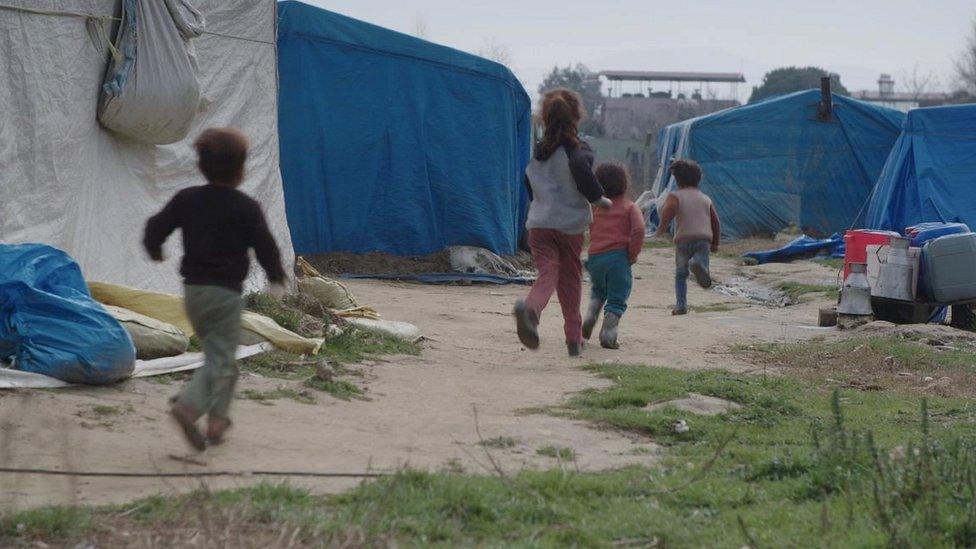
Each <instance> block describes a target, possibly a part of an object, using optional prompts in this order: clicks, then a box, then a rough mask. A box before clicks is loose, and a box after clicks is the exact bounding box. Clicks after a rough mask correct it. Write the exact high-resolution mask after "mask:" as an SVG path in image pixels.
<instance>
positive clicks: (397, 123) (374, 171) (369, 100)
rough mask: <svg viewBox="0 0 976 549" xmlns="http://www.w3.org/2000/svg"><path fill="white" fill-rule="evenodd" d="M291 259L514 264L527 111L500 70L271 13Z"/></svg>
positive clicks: (373, 29) (326, 20)
mask: <svg viewBox="0 0 976 549" xmlns="http://www.w3.org/2000/svg"><path fill="white" fill-rule="evenodd" d="M278 11H279V14H280V19H279V26H278V63H279V75H280V76H279V78H280V85H281V89H280V101H279V118H280V124H279V132H280V138H281V155H282V158H281V171H282V175H283V176H284V181H285V198H286V205H287V212H288V223H289V226H290V227H291V231H292V240H293V242H294V244H295V251H296V252H297V253H299V254H309V253H321V252H336V251H346V252H356V253H363V252H370V251H383V252H389V253H393V254H398V255H420V254H428V253H432V252H436V251H439V250H441V249H443V248H445V247H447V246H451V245H470V246H479V247H482V248H487V249H489V250H491V251H493V252H496V253H499V254H512V253H514V252H515V251H516V248H517V245H518V241H519V236H520V234H521V232H522V227H523V220H524V214H525V207H526V200H527V197H526V196H525V190H524V187H523V184H522V178H523V172H524V169H525V166H526V163H527V161H528V156H529V148H530V143H529V141H530V123H531V105H530V101H529V98H528V95H527V94H526V93H525V90H524V89H523V87H522V85H521V84H520V83H519V82H518V80H517V79H516V78H515V77H514V76H513V75H512V73H511V71H509V70H508V69H506V68H505V67H503V66H502V65H500V64H497V63H494V62H491V61H488V60H486V59H482V58H480V57H476V56H474V55H469V54H466V53H462V52H460V51H456V50H453V49H450V48H446V47H443V46H439V45H436V44H432V43H430V42H426V41H424V40H420V39H417V38H413V37H410V36H406V35H404V34H400V33H397V32H393V31H390V30H387V29H384V28H381V27H377V26H374V25H370V24H367V23H364V22H361V21H357V20H355V19H350V18H348V17H344V16H342V15H338V14H335V13H331V12H328V11H325V10H322V9H318V8H314V7H311V6H308V5H305V4H302V3H300V2H281V3H279V8H278Z"/></svg>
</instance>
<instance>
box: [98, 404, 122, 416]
mask: <svg viewBox="0 0 976 549" xmlns="http://www.w3.org/2000/svg"><path fill="white" fill-rule="evenodd" d="M92 413H93V414H95V415H96V416H98V417H107V416H116V415H119V414H121V413H122V410H121V409H119V407H118V406H108V405H105V404H98V405H96V406H94V407H93V408H92Z"/></svg>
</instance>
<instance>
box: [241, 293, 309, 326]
mask: <svg viewBox="0 0 976 549" xmlns="http://www.w3.org/2000/svg"><path fill="white" fill-rule="evenodd" d="M244 308H245V309H247V310H249V311H253V312H255V313H258V314H260V315H264V316H266V317H268V318H270V319H271V320H274V321H275V322H277V323H278V325H279V326H281V327H282V328H284V329H286V330H290V331H292V332H295V333H296V334H297V333H300V331H301V328H302V319H303V318H304V315H303V313H302V312H301V311H299V310H296V309H292V308H290V307H287V306H286V305H285V304H284V303H282V302H281V301H279V300H277V299H275V298H273V297H271V296H270V295H268V294H266V293H262V292H253V293H250V294H247V295H246V296H244Z"/></svg>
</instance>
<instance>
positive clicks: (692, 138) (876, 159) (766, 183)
mask: <svg viewBox="0 0 976 549" xmlns="http://www.w3.org/2000/svg"><path fill="white" fill-rule="evenodd" d="M821 100H822V96H821V92H820V91H819V90H808V91H802V92H796V93H793V94H789V95H785V96H780V97H776V98H771V99H767V100H765V101H761V102H758V103H753V104H749V105H744V106H741V107H736V108H732V109H727V110H724V111H720V112H717V113H714V114H710V115H706V116H702V117H699V118H694V119H691V120H686V121H684V122H680V123H677V124H673V125H671V126H668V127H666V128H664V129H663V130H661V136H660V140H659V142H660V155H659V158H660V159H661V164H660V167H659V169H658V175H657V178H656V180H655V186H654V189H653V191H654V193H655V195H660V194H662V193H663V192H665V191H667V190H669V189H671V188H672V187H673V185H674V181H673V178H671V177H670V174H669V172H668V169H667V168H668V165H669V164H670V161H671V159H673V158H688V159H692V160H695V161H697V162H698V163H699V164H701V166H702V169H703V171H704V174H705V175H704V179H703V180H702V184H701V189H702V190H703V191H704V192H706V193H707V194H709V195H710V196H711V197H712V199H713V200H714V203H715V207H716V209H717V210H718V213H719V215H720V216H721V218H722V233H723V236H725V237H727V238H744V237H749V236H753V235H757V234H766V235H768V234H775V233H777V232H779V231H781V230H782V229H785V228H787V227H789V226H791V225H792V226H796V227H798V228H800V229H802V230H803V231H804V232H806V233H810V234H818V235H824V236H826V235H829V234H831V233H833V232H836V231H840V230H843V229H847V228H849V227H850V226H851V225H852V224H854V223H855V221H856V218H857V217H858V214H859V212H862V211H863V208H864V207H865V205H866V201H867V199H868V196H869V195H870V193H871V189H872V188H873V186H874V183H875V181H876V180H877V178H878V174H879V173H880V172H881V168H882V166H884V163H885V159H886V158H887V157H888V153H889V152H890V151H891V147H892V145H893V144H894V142H895V140H896V139H897V137H898V133H899V131H900V128H901V122H902V118H903V116H904V115H903V114H902V113H900V112H898V111H895V110H892V109H886V108H883V107H878V106H875V105H871V104H869V103H865V102H861V101H856V100H854V99H850V98H848V97H843V96H839V95H831V104H832V112H831V114H830V115H829V116H827V117H822V116H818V114H819V113H820V111H819V109H820V108H821ZM862 219H863V217H862Z"/></svg>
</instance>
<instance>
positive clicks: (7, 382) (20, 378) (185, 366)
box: [0, 343, 274, 389]
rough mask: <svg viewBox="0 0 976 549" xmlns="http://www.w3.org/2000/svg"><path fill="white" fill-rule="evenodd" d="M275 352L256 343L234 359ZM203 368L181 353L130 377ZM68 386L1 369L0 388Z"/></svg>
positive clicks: (143, 363) (194, 356)
mask: <svg viewBox="0 0 976 549" xmlns="http://www.w3.org/2000/svg"><path fill="white" fill-rule="evenodd" d="M272 349H274V346H273V345H271V344H270V343H259V344H257V345H250V346H247V347H238V349H237V359H238V360H240V359H242V358H247V357H249V356H254V355H257V354H260V353H264V352H267V351H270V350H272ZM200 366H203V353H183V354H182V355H179V356H172V357H168V358H157V359H155V360H137V361H136V367H135V370H133V371H132V376H131V377H150V376H158V375H163V374H171V373H173V372H183V371H186V370H196V369H197V368H199V367H200ZM58 387H71V384H70V383H65V382H63V381H61V380H60V379H55V378H53V377H48V376H42V375H40V374H34V373H30V372H22V371H20V370H14V369H12V368H0V389H56V388H58Z"/></svg>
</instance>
